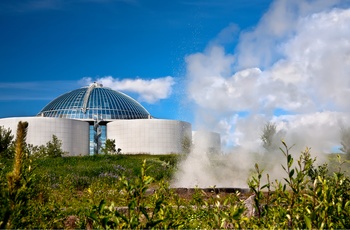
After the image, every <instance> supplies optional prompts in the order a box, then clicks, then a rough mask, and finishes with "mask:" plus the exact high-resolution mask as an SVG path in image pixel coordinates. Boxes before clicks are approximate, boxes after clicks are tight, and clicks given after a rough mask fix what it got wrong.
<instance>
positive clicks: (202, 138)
mask: <svg viewBox="0 0 350 230" xmlns="http://www.w3.org/2000/svg"><path fill="white" fill-rule="evenodd" d="M192 145H193V146H194V147H196V148H200V149H202V150H203V151H204V152H207V153H220V152H221V138H220V134H219V133H215V132H208V131H193V132H192Z"/></svg>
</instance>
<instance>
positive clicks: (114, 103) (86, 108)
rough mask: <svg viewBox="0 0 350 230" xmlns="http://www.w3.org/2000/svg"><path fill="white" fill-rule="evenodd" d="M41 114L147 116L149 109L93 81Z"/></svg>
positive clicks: (108, 117)
mask: <svg viewBox="0 0 350 230" xmlns="http://www.w3.org/2000/svg"><path fill="white" fill-rule="evenodd" d="M38 116H43V117H59V118H70V119H89V120H93V119H95V118H96V117H97V118H98V119H99V120H100V119H103V120H110V119H147V118H149V117H150V114H149V112H148V111H147V110H146V109H145V108H144V107H143V106H142V105H141V104H140V103H138V102H137V101H136V100H134V99H132V98H131V97H129V96H127V95H126V94H123V93H121V92H118V91H115V90H112V89H110V88H106V87H103V86H102V85H101V84H98V83H94V84H92V85H91V86H90V87H84V88H80V89H76V90H73V91H71V92H69V93H66V94H63V95H61V96H59V97H57V98H56V99H54V100H53V101H51V102H50V103H49V104H47V105H46V106H45V107H44V108H43V109H42V110H41V111H40V112H39V113H38Z"/></svg>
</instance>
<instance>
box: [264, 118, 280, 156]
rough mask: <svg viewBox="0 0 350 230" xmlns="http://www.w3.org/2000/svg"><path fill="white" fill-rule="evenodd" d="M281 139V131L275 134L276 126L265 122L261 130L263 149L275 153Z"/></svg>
mask: <svg viewBox="0 0 350 230" xmlns="http://www.w3.org/2000/svg"><path fill="white" fill-rule="evenodd" d="M282 138H283V133H282V131H279V132H277V130H276V124H275V123H272V122H267V123H266V124H265V126H264V128H263V131H262V135H261V140H262V142H263V147H264V148H265V149H266V150H267V151H275V150H278V149H279V143H280V141H281V139H282Z"/></svg>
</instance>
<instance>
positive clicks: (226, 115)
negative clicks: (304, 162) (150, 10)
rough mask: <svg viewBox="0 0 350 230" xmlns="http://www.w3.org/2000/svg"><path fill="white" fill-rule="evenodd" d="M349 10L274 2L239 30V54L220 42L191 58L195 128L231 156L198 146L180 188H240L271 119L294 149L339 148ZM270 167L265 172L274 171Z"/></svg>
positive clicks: (349, 86)
mask: <svg viewBox="0 0 350 230" xmlns="http://www.w3.org/2000/svg"><path fill="white" fill-rule="evenodd" d="M349 7H350V2H349V1H331V0H315V1H306V0H305V1H294V0H290V1H288V0H280V1H275V2H274V3H273V4H272V5H271V7H270V9H269V10H268V11H267V13H266V14H265V15H264V16H263V17H262V18H261V20H260V21H259V23H258V24H257V26H256V27H255V28H254V29H253V30H249V31H242V32H241V33H240V35H239V42H238V44H237V46H236V49H235V52H227V51H225V48H224V47H223V46H222V45H221V44H220V43H219V42H218V39H216V40H215V42H211V43H210V45H208V47H207V48H206V49H205V50H204V52H202V53H195V54H191V55H188V56H187V57H186V63H187V75H186V77H187V80H188V98H189V99H190V100H191V102H193V103H194V105H195V113H196V118H197V120H196V122H197V123H196V124H195V125H196V127H197V128H198V127H200V128H206V129H208V130H213V131H216V132H219V133H221V135H222V142H223V146H224V147H226V149H225V153H226V154H225V156H220V157H217V158H220V159H216V162H214V161H212V160H211V159H209V158H207V154H205V153H204V152H203V151H202V150H198V149H194V150H193V151H192V153H191V154H190V156H189V157H188V158H187V161H185V162H184V163H183V164H182V165H181V166H180V170H179V171H180V172H179V173H178V175H177V176H176V178H175V182H174V184H175V185H176V186H185V187H187V186H195V185H199V186H213V185H216V186H242V183H243V184H244V183H245V182H246V179H247V178H248V174H249V169H250V168H251V166H253V165H254V163H255V162H254V160H255V159H251V157H250V156H251V155H252V154H251V153H256V154H264V150H263V149H262V142H261V138H260V137H261V135H262V130H263V127H264V125H265V124H266V122H273V123H274V124H276V129H277V131H283V134H284V137H283V138H284V139H285V141H286V143H288V144H290V145H293V144H295V145H296V146H294V147H293V150H294V151H295V152H300V151H302V150H303V149H304V148H305V147H306V146H308V147H311V149H312V153H314V154H318V157H319V158H320V156H321V154H320V153H325V152H331V151H334V147H335V146H339V144H340V139H341V138H340V130H341V127H344V126H345V127H348V126H350V116H349V115H350V104H349V102H348V100H349V98H350V27H349V25H350V8H349ZM229 153H230V154H229ZM265 154H266V153H265ZM270 154H271V153H270ZM275 154H277V155H278V154H279V153H275ZM215 165H219V167H216V166H215ZM273 165H274V164H270V166H269V167H270V168H267V170H269V171H271V172H274V171H275V168H274V166H273ZM276 165H277V166H278V168H280V163H277V164H276Z"/></svg>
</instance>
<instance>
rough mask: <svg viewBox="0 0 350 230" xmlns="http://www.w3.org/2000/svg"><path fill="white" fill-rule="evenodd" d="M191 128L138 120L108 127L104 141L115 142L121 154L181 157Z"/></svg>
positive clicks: (119, 122)
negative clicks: (178, 155)
mask: <svg viewBox="0 0 350 230" xmlns="http://www.w3.org/2000/svg"><path fill="white" fill-rule="evenodd" d="M191 131H192V129H191V124H190V123H188V122H184V121H175V120H161V119H139V120H117V121H113V122H110V123H108V124H107V138H108V139H114V140H115V142H116V147H117V148H121V152H122V153H127V154H137V153H149V154H169V153H182V152H183V143H184V141H185V139H186V138H188V139H189V140H190V141H191V137H192V135H191Z"/></svg>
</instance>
